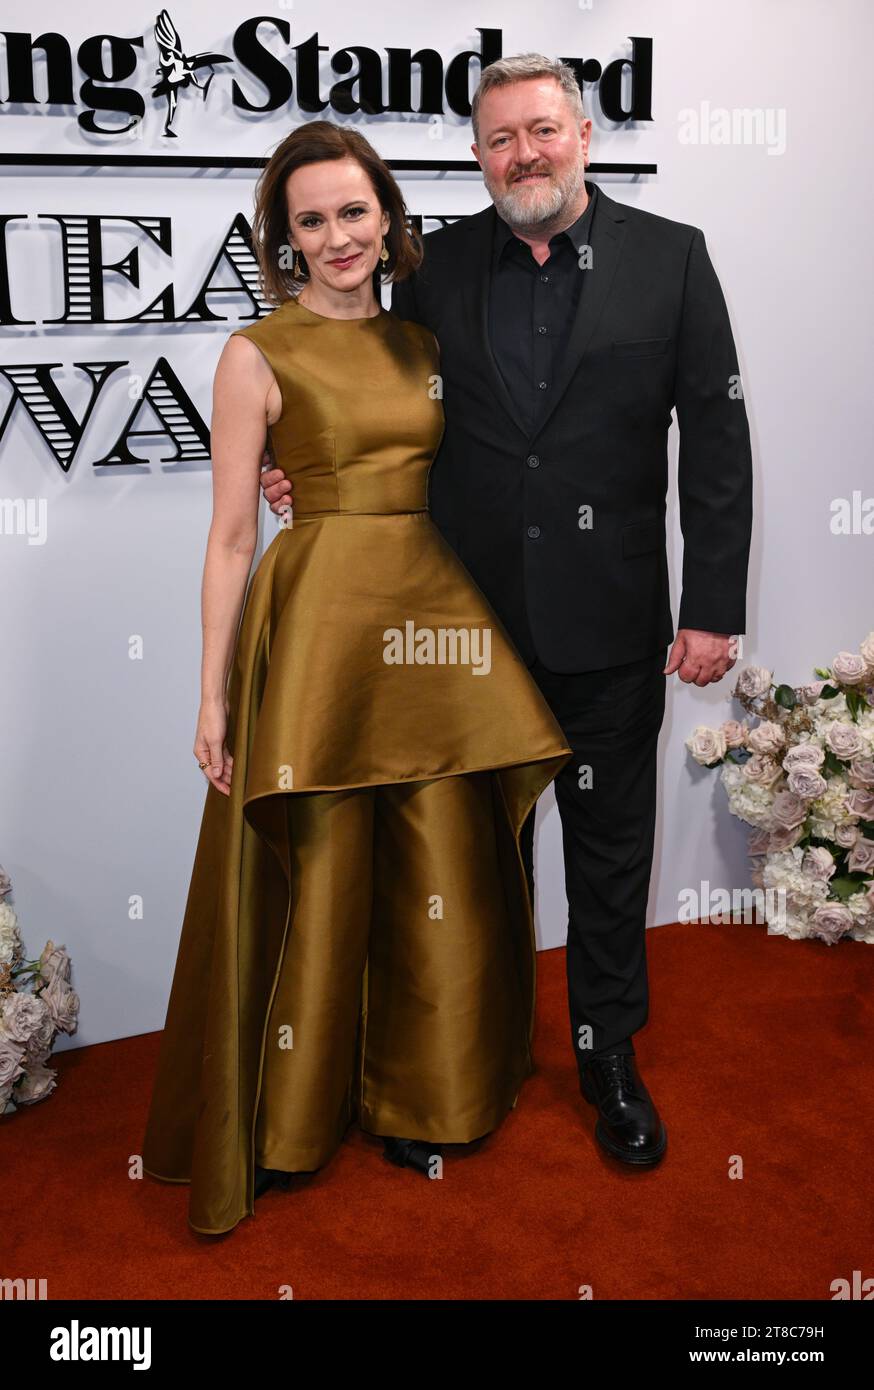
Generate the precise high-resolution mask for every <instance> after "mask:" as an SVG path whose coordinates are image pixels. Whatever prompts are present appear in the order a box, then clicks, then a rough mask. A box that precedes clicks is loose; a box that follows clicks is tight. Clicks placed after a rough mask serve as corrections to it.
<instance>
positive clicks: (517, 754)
mask: <svg viewBox="0 0 874 1390" xmlns="http://www.w3.org/2000/svg"><path fill="white" fill-rule="evenodd" d="M237 331H238V332H241V333H244V334H245V335H246V336H247V337H248V338H250V339H251V340H252V341H253V342H254V343H255V344H256V345H257V347H258V348H259V350H260V351H261V352H262V353H263V355H264V357H265V358H266V359H267V361H268V362H269V364H270V366H271V368H272V370H273V373H274V375H275V377H276V381H277V383H278V385H279V389H280V391H281V394H282V414H281V417H280V419H279V420H278V421H277V423H276V424H274V425H273V426H272V427H271V429H270V446H271V451H272V453H273V456H274V458H275V459H276V461H277V462H278V463H279V464H281V466H282V467H283V468H284V469H285V471H286V473H287V474H288V475H289V476H290V477H291V479H292V480H293V483H294V517H293V524H292V525H291V526H290V527H287V528H281V529H280V530H279V532H278V534H277V535H276V537H275V539H274V540H273V542H272V543H271V544H270V546H269V547H268V548H267V550H266V551H265V553H264V555H263V557H262V559H261V561H260V563H259V564H258V566H257V568H256V570H255V572H254V574H253V576H252V578H251V580H250V583H249V587H248V591H247V594H246V600H245V603H244V606H243V614H242V619H241V623H240V629H239V633H238V636H237V641H236V648H235V653H234V658H233V662H232V665H231V669H230V675H229V679H228V700H229V720H228V734H227V746H228V749H229V751H230V753H231V754H232V756H233V758H234V767H233V774H232V777H231V789H230V795H229V796H224V795H223V794H222V793H221V792H217V791H216V790H215V789H214V788H213V787H212V786H210V787H208V788H207V792H206V803H205V807H204V811H203V820H202V823H201V828H200V836H199V840H198V844H197V850H196V855H195V860H194V867H193V871H192V876H191V884H190V888H189V892H188V901H187V906H186V910H185V916H184V920H183V924H182V934H181V939H180V943H179V953H178V957H177V961H176V970H175V975H174V979H173V986H172V991H171V994H170V1001H169V1006H168V1011H167V1020H166V1024H165V1028H164V1033H163V1037H162V1042H161V1051H160V1058H159V1063H158V1071H157V1077H156V1081H155V1086H154V1092H153V1095H152V1101H151V1109H150V1112H149V1118H148V1125H147V1130H146V1136H145V1143H144V1149H143V1159H144V1166H145V1169H146V1171H147V1172H148V1173H150V1174H151V1175H152V1176H153V1177H157V1178H161V1179H164V1180H165V1181H168V1182H188V1183H190V1184H191V1192H190V1198H189V1209H188V1220H189V1223H190V1224H191V1226H192V1227H193V1228H194V1229H195V1230H197V1231H202V1232H206V1233H209V1234H218V1233H220V1232H222V1231H227V1230H230V1229H231V1228H232V1227H233V1226H235V1225H236V1224H237V1222H238V1221H240V1219H241V1218H242V1217H244V1216H246V1215H247V1214H250V1213H252V1212H253V1210H254V1198H253V1182H254V1167H255V1164H256V1163H258V1164H260V1165H261V1166H263V1167H265V1168H280V1169H285V1170H288V1171H311V1170H313V1169H315V1168H318V1167H320V1166H322V1165H323V1164H325V1163H327V1161H328V1160H329V1159H330V1157H331V1155H332V1154H333V1153H334V1152H335V1150H336V1149H337V1147H338V1145H339V1144H340V1143H341V1141H342V1138H343V1135H344V1133H345V1131H346V1129H347V1128H348V1126H349V1124H350V1123H351V1122H352V1121H353V1120H357V1122H358V1123H359V1124H360V1125H361V1127H362V1128H363V1129H365V1130H366V1131H368V1132H369V1133H372V1134H377V1135H384V1134H391V1135H400V1136H402V1137H404V1138H413V1139H425V1140H430V1141H432V1142H441V1141H443V1142H445V1143H467V1142H469V1141H471V1140H473V1139H476V1138H478V1137H480V1136H481V1135H484V1134H486V1133H488V1132H489V1131H490V1130H493V1129H495V1128H496V1127H497V1126H498V1125H499V1124H500V1122H501V1120H502V1119H503V1117H504V1116H505V1115H506V1113H507V1111H508V1110H509V1109H511V1108H512V1106H513V1105H514V1104H515V1101H516V1097H517V1094H518V1092H519V1089H520V1086H521V1083H522V1081H523V1080H524V1078H525V1077H526V1076H527V1075H528V1074H529V1073H530V1071H531V1069H532V1060H531V1049H530V1045H531V1033H532V1025H533V1014H534V980H535V943H534V928H533V921H532V915H531V907H530V904H529V900H528V892H527V886H526V881H525V876H524V871H523V867H522V861H521V858H520V855H519V849H518V837H519V831H520V829H521V826H522V823H523V821H524V820H525V817H526V815H527V813H528V811H529V810H530V809H531V807H532V806H533V805H534V803H535V801H536V800H537V797H538V796H539V795H540V793H541V792H542V791H543V790H544V788H545V787H546V786H547V785H548V783H549V782H550V780H551V779H552V778H553V777H554V776H555V773H556V772H557V771H558V769H559V768H560V767H561V766H562V765H563V763H564V762H565V760H566V758H567V757H568V756H569V754H570V749H569V748H568V747H567V744H566V742H565V740H564V737H563V735H562V733H561V730H560V729H559V727H558V725H557V724H556V722H555V720H554V718H553V716H552V714H551V713H550V711H549V709H548V707H547V706H546V704H545V703H544V701H543V699H542V697H541V695H540V693H539V691H538V690H537V687H536V686H535V685H534V682H533V680H532V679H531V677H530V675H529V673H528V671H527V669H526V667H525V665H524V663H523V662H522V661H521V659H520V658H519V656H518V655H517V654H516V652H515V650H514V649H513V647H512V646H511V645H510V642H509V639H508V638H507V637H506V635H505V634H504V632H503V629H502V628H501V626H500V623H499V621H498V619H497V618H496V616H495V615H494V613H493V612H492V611H491V609H490V608H489V605H488V603H487V602H486V600H485V598H484V597H483V595H482V593H481V592H480V590H479V589H478V588H477V587H476V585H475V584H474V582H473V580H472V579H471V578H470V576H469V575H468V574H467V571H466V570H465V569H464V567H463V566H462V564H461V563H460V561H459V560H458V558H457V557H456V555H455V553H454V552H453V550H452V549H451V548H450V546H449V545H448V544H447V543H446V541H444V539H443V537H442V536H441V535H440V533H439V531H438V530H437V528H436V527H435V525H434V524H433V522H432V521H431V519H430V516H429V514H428V511H427V500H426V497H427V477H428V470H429V467H430V464H431V461H432V459H433V457H434V454H435V452H436V450H437V446H438V444H439V443H440V439H441V436H442V432H443V408H442V403H441V399H440V391H439V371H440V366H439V354H438V350H437V346H436V343H435V341H434V338H433V336H432V334H431V333H430V332H428V331H427V330H426V329H425V328H423V327H421V326H420V325H419V324H415V323H411V322H406V321H403V320H401V319H398V318H396V317H395V316H394V315H393V314H391V313H389V312H388V311H386V310H385V309H382V310H381V311H380V313H379V314H377V315H376V316H375V317H372V318H364V319H332V318H327V317H325V316H323V315H320V314H317V313H315V311H313V310H311V309H308V308H306V307H305V306H304V305H301V304H298V303H297V302H296V301H294V300H289V301H288V302H286V303H284V304H283V305H282V306H281V307H280V308H278V309H276V310H274V311H273V312H272V313H270V314H268V315H267V316H266V317H265V318H262V319H260V320H259V321H257V322H255V323H252V324H250V325H249V326H247V327H246V328H244V329H238V330H237ZM429 634H430V635H429ZM452 634H454V636H453V635H452ZM489 644H490V645H489ZM453 656H454V657H455V660H454V661H453Z"/></svg>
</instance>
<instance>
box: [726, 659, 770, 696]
mask: <svg viewBox="0 0 874 1390" xmlns="http://www.w3.org/2000/svg"><path fill="white" fill-rule="evenodd" d="M771 680H772V672H771V671H766V670H765V668H764V666H745V667H744V668H743V670H742V671H739V672H738V677H737V684H736V685H735V689H734V693H735V695H744V696H746V698H747V699H748V700H753V699H755V697H756V696H757V695H767V693H768V691H769V690H770V689H771Z"/></svg>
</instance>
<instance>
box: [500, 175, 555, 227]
mask: <svg viewBox="0 0 874 1390" xmlns="http://www.w3.org/2000/svg"><path fill="white" fill-rule="evenodd" d="M495 202H496V206H497V208H498V212H499V213H500V214H501V216H502V217H503V218H504V220H505V221H506V222H509V223H510V225H511V226H519V227H536V226H537V225H538V224H539V223H541V222H548V221H549V220H550V218H553V217H555V215H556V213H557V212H558V211H559V209H560V206H561V203H560V200H559V199H558V198H557V197H556V195H555V191H554V190H553V189H550V190H546V189H543V188H535V187H534V186H533V185H525V184H521V185H518V186H516V187H514V188H513V189H511V190H509V191H508V192H505V193H503V194H502V195H501V198H500V200H497V199H496V200H495Z"/></svg>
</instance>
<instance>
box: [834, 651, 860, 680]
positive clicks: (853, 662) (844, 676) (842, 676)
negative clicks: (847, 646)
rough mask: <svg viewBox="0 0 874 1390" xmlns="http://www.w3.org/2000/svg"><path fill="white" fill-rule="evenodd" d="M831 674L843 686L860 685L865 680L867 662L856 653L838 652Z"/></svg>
mask: <svg viewBox="0 0 874 1390" xmlns="http://www.w3.org/2000/svg"><path fill="white" fill-rule="evenodd" d="M831 673H832V675H833V676H834V678H835V680H836V681H840V683H841V685H858V684H859V683H860V682H861V681H863V680H865V661H864V658H863V657H861V656H857V655H856V654H855V652H838V654H837V656H836V657H835V659H834V661H833V662H832V664H831Z"/></svg>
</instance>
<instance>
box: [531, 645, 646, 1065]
mask: <svg viewBox="0 0 874 1390" xmlns="http://www.w3.org/2000/svg"><path fill="white" fill-rule="evenodd" d="M667 655H668V648H667V647H661V648H659V650H658V651H657V652H655V653H654V654H653V655H652V656H648V657H645V658H644V659H643V660H641V661H632V662H630V663H628V664H627V665H622V666H610V667H607V668H606V669H604V670H601V671H586V672H583V673H581V674H576V675H574V674H571V675H563V674H559V673H556V672H554V671H548V670H547V669H546V667H545V666H543V665H541V664H540V663H539V662H536V663H535V664H534V665H533V666H532V667H531V668H530V669H531V675H532V676H533V678H534V680H535V681H536V682H537V684H538V686H539V687H540V690H541V691H542V693H543V695H544V698H545V699H546V701H547V703H548V704H549V706H550V708H551V709H552V712H553V714H554V715H555V717H556V719H557V720H558V723H559V724H560V725H561V728H562V730H563V731H564V735H565V737H566V739H567V742H568V745H569V746H570V747H571V748H572V749H573V751H574V756H573V758H571V759H569V760H568V762H567V763H566V765H565V767H564V768H563V769H562V771H561V772H560V773H559V775H558V777H557V778H556V782H555V791H556V801H557V803H558V810H559V815H560V817H561V828H562V840H563V845H564V866H565V883H566V887H567V897H568V938H567V985H568V1003H569V1009H570V1028H571V1045H572V1047H573V1049H574V1056H575V1058H576V1062H577V1066H578V1067H582V1066H583V1065H584V1064H585V1062H586V1061H588V1060H589V1059H590V1058H591V1057H592V1056H593V1055H595V1054H597V1053H607V1052H633V1051H634V1047H633V1044H632V1043H631V1037H632V1035H633V1034H634V1033H635V1032H637V1030H638V1029H639V1028H642V1027H643V1025H644V1024H645V1023H646V1021H647V1017H648V1008H649V993H648V982H647V970H646V942H645V932H646V908H647V899H648V896H649V881H650V874H651V871H652V855H653V843H654V837H655V820H656V796H657V764H656V758H657V750H658V738H659V730H660V729H661V725H662V721H663V719H664V711H665V682H666V680H667V677H666V676H665V675H663V674H662V672H663V668H664V666H665V664H666V662H667ZM521 846H522V857H523V860H524V861H525V868H526V872H527V873H528V881H529V885H530V887H531V891H532V900H533V891H534V867H533V860H534V812H533V811H532V812H531V815H530V816H529V817H528V820H527V821H526V823H525V825H524V827H523V830H522V837H521Z"/></svg>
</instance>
